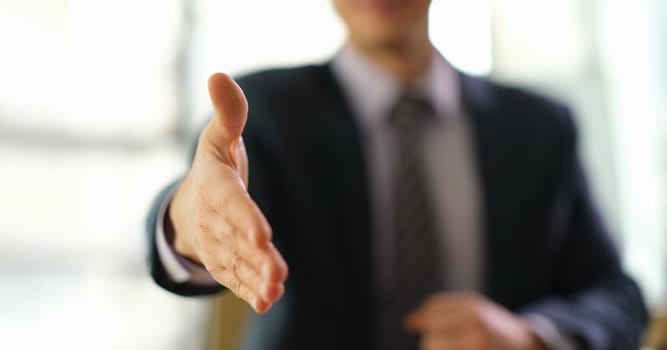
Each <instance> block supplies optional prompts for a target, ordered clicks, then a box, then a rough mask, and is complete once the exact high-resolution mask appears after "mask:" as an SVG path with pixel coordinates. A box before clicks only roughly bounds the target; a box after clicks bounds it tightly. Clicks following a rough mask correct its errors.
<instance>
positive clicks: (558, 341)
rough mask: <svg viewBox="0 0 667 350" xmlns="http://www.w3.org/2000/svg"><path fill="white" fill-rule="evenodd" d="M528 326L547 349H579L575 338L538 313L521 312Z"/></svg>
mask: <svg viewBox="0 0 667 350" xmlns="http://www.w3.org/2000/svg"><path fill="white" fill-rule="evenodd" d="M522 318H523V320H524V321H525V322H526V324H527V325H528V328H530V330H531V331H532V332H533V333H534V334H535V335H536V336H537V337H538V338H540V340H541V341H542V342H543V343H544V345H546V347H547V348H548V349H549V350H579V347H578V346H577V342H576V341H575V339H574V338H573V337H572V336H571V335H569V334H567V333H565V332H563V331H562V330H560V329H558V327H556V325H555V324H554V323H553V321H551V320H550V319H548V318H547V317H544V316H542V315H540V314H536V313H530V314H523V315H522Z"/></svg>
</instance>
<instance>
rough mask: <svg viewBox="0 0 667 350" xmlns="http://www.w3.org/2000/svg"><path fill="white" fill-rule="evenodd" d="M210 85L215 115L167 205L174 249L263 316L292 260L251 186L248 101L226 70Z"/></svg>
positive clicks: (280, 291)
mask: <svg viewBox="0 0 667 350" xmlns="http://www.w3.org/2000/svg"><path fill="white" fill-rule="evenodd" d="M208 90H209V94H210V97H211V102H212V104H213V110H214V115H213V118H211V120H210V122H209V123H208V125H206V127H205V128H204V130H203V131H202V133H201V136H200V138H199V143H198V145H197V152H196V154H195V157H194V160H193V162H192V167H191V169H190V172H189V173H188V175H187V177H186V178H185V180H184V181H183V182H182V183H181V185H180V186H179V188H178V189H177V191H176V193H175V195H174V198H173V200H172V202H171V205H170V209H169V215H170V218H171V220H172V223H173V226H174V230H175V234H176V238H175V241H174V247H175V249H176V251H177V252H178V253H179V254H181V255H183V256H185V257H188V258H190V259H191V260H194V261H196V262H198V263H200V264H202V265H203V266H204V267H205V268H206V269H207V270H208V271H209V272H210V274H211V275H212V276H213V278H214V279H215V280H216V281H218V282H219V283H220V284H222V285H224V286H225V287H227V288H228V289H229V290H231V291H232V292H234V294H236V296H238V297H239V298H241V299H243V300H245V301H246V302H247V303H248V304H249V305H250V306H251V307H253V309H255V311H257V312H258V313H263V312H266V311H267V310H268V309H269V308H270V307H271V305H272V304H273V303H274V302H276V301H277V300H278V299H279V298H280V297H281V296H282V294H283V292H284V281H285V279H286V278H287V264H286V263H285V261H284V260H283V258H282V256H281V255H280V253H279V252H278V251H277V249H276V248H275V247H274V245H273V243H272V242H271V238H272V237H271V227H270V226H269V223H268V222H267V220H266V218H265V217H264V215H263V214H262V212H261V211H260V209H259V208H258V207H257V205H256V204H255V202H254V201H253V200H252V198H250V196H249V194H248V191H247V185H248V157H247V155H246V151H245V147H244V144H243V139H242V138H241V133H242V131H243V128H244V126H245V123H246V120H247V113H248V102H247V100H246V98H245V96H244V94H243V91H242V90H241V88H240V87H239V86H238V85H237V84H236V82H234V80H233V79H232V78H230V77H229V76H228V75H225V74H222V73H216V74H214V75H212V76H211V77H210V78H209V81H208Z"/></svg>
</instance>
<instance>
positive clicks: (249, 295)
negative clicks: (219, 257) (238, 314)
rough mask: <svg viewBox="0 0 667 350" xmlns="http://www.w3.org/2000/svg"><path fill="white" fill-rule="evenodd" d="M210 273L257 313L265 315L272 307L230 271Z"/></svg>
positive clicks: (221, 269)
mask: <svg viewBox="0 0 667 350" xmlns="http://www.w3.org/2000/svg"><path fill="white" fill-rule="evenodd" d="M210 272H211V275H212V276H213V278H215V280H216V281H218V282H219V283H220V284H222V285H223V286H225V287H227V289H229V290H230V291H231V292H232V293H234V295H236V296H237V297H238V298H241V299H243V300H244V301H245V302H246V303H248V305H250V307H252V308H253V309H255V311H256V312H258V313H264V312H266V311H267V310H268V309H269V308H270V307H271V303H269V302H267V301H265V300H264V299H263V298H261V297H260V296H259V295H258V294H257V293H255V291H253V290H252V289H251V288H250V287H248V286H247V285H245V284H244V283H242V282H241V281H240V280H239V279H238V278H236V276H235V275H234V273H233V272H232V271H231V270H230V269H226V268H219V269H212V271H210Z"/></svg>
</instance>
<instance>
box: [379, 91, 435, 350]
mask: <svg viewBox="0 0 667 350" xmlns="http://www.w3.org/2000/svg"><path fill="white" fill-rule="evenodd" d="M432 118H434V112H433V108H432V106H431V105H430V104H429V102H428V101H427V100H425V99H424V98H421V97H419V96H417V95H414V94H411V93H406V94H403V95H402V96H401V98H400V99H399V101H398V103H397V104H396V106H395V107H394V108H393V109H392V112H391V113H390V116H389V121H390V123H391V125H392V126H393V128H394V132H395V141H396V144H395V145H396V153H395V154H396V159H395V160H394V174H393V175H394V181H393V195H394V196H393V213H392V215H393V229H394V231H393V233H394V237H393V255H392V257H393V262H392V263H393V276H392V280H393V283H392V287H391V288H389V290H387V291H383V293H382V294H384V295H385V297H384V298H383V299H384V303H383V304H384V305H382V310H381V312H380V315H381V316H380V320H379V330H378V331H379V332H378V337H379V339H378V345H379V347H378V349H379V350H413V349H417V342H418V337H417V336H416V335H413V334H409V333H408V332H407V331H405V328H404V319H405V317H406V316H407V314H408V313H410V312H411V311H413V310H415V309H416V308H417V307H419V305H420V304H421V303H422V302H423V301H424V299H425V298H427V297H428V296H429V295H430V294H432V293H434V292H436V291H437V290H438V289H439V288H440V287H441V278H442V274H441V272H440V271H441V266H440V258H439V255H438V254H439V252H438V247H439V245H438V241H437V237H436V234H437V231H436V227H435V217H434V213H433V208H432V205H431V203H430V198H429V195H430V193H429V188H428V181H427V177H426V174H425V172H426V169H425V164H424V161H423V156H424V154H423V153H424V152H423V150H424V148H423V143H422V141H423V135H424V131H425V129H426V127H427V126H428V123H429V121H430V120H429V119H432Z"/></svg>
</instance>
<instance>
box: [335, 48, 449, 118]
mask: <svg viewBox="0 0 667 350" xmlns="http://www.w3.org/2000/svg"><path fill="white" fill-rule="evenodd" d="M332 69H333V72H334V74H335V75H336V77H337V78H338V79H339V81H340V83H341V84H342V87H343V90H344V91H345V93H346V96H347V98H348V100H349V101H350V104H351V108H352V109H353V111H354V112H356V114H357V116H358V118H360V119H361V120H360V122H361V124H363V125H364V126H366V127H370V126H376V125H377V124H379V123H382V122H383V121H384V120H385V118H386V116H387V115H388V113H389V110H390V108H391V107H392V106H393V104H394V103H395V102H396V100H397V99H398V97H399V96H398V95H399V94H400V93H401V83H400V82H399V81H398V80H396V79H395V78H393V77H392V76H390V75H389V74H387V73H386V72H385V71H383V70H382V69H381V68H380V67H378V66H377V65H375V64H374V63H373V62H371V61H370V60H368V59H367V58H366V57H364V56H363V55H362V54H361V53H359V52H358V51H357V50H356V49H354V48H353V47H352V46H350V45H346V46H345V47H343V48H342V49H341V50H340V51H339V52H338V54H337V55H336V56H335V57H334V59H333V62H332ZM458 79H459V77H458V74H456V71H455V70H454V68H453V67H452V66H451V65H450V64H449V63H448V62H447V61H446V60H445V58H444V57H443V56H442V55H441V54H440V53H438V52H437V51H435V50H434V53H433V59H432V60H431V64H430V66H429V67H428V69H427V70H426V72H425V73H424V74H423V75H422V76H421V77H420V78H418V79H417V80H416V81H415V84H414V85H415V87H416V88H417V89H419V90H421V91H422V92H423V93H424V95H425V96H426V98H428V99H429V101H430V102H431V103H432V105H433V108H434V109H435V112H436V116H437V117H438V118H442V119H447V118H456V117H458V116H459V115H460V114H461V113H460V105H461V102H460V91H459V84H458Z"/></svg>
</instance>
